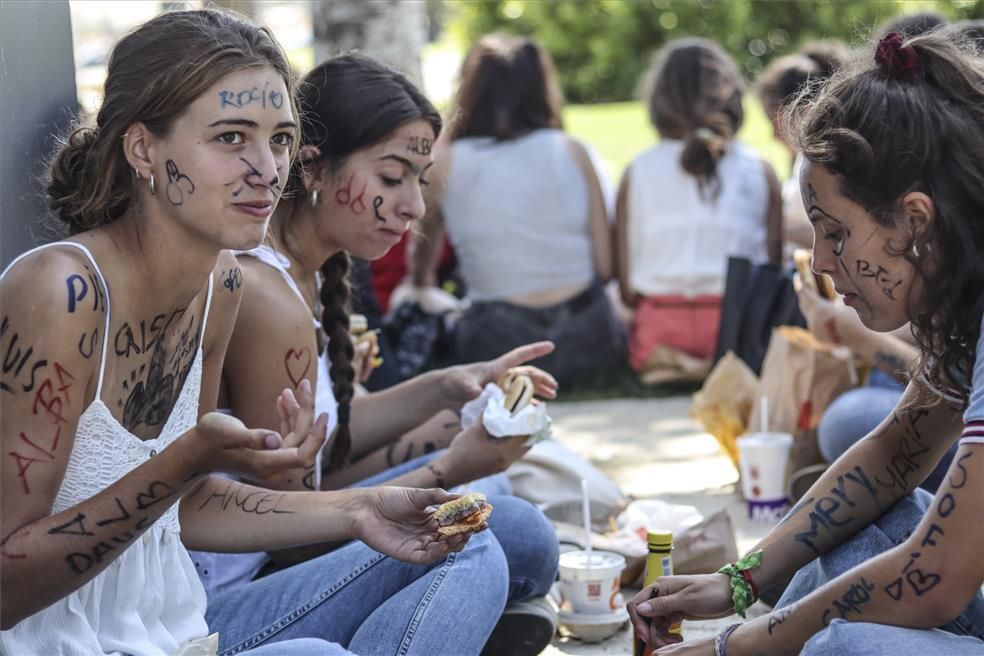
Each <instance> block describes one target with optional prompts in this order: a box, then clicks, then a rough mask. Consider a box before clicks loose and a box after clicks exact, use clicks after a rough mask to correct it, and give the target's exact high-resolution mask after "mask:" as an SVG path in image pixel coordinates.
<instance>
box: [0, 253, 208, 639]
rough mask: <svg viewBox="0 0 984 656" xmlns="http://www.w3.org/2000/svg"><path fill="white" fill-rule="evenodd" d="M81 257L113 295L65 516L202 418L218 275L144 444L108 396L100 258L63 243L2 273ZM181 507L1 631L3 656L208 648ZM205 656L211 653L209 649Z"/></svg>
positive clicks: (66, 483)
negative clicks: (59, 251)
mask: <svg viewBox="0 0 984 656" xmlns="http://www.w3.org/2000/svg"><path fill="white" fill-rule="evenodd" d="M53 246H68V247H71V248H76V249H78V250H80V251H82V252H83V253H84V254H85V256H86V258H88V260H89V262H90V263H91V265H92V268H93V270H94V271H95V272H96V275H97V276H98V277H99V281H100V284H101V285H102V287H103V291H104V292H105V294H106V325H105V327H104V329H103V351H102V357H101V359H100V363H99V382H98V384H97V385H96V395H95V398H94V399H93V401H92V403H90V404H89V406H88V407H87V408H86V409H85V411H84V412H83V413H82V415H81V416H80V417H79V423H78V428H77V429H76V432H75V444H74V446H73V447H72V454H71V456H70V457H69V461H68V467H67V468H66V469H65V477H64V479H63V480H62V483H61V487H60V488H59V489H58V494H57V495H56V496H55V500H54V504H53V506H52V509H51V512H52V514H54V513H59V512H61V511H63V510H65V509H67V508H71V507H72V506H74V505H76V504H78V503H81V502H82V501H85V500H86V499H89V498H91V497H93V496H95V495H96V494H97V493H98V492H100V491H102V490H103V489H105V488H106V487H108V486H109V485H112V484H113V483H115V482H116V481H118V480H119V479H120V478H122V477H123V476H124V475H126V474H127V473H129V472H130V471H131V470H133V469H135V468H136V467H137V466H138V465H140V464H142V463H144V462H146V461H147V460H148V459H150V458H151V457H153V456H154V455H156V454H157V453H159V452H160V451H162V450H163V449H164V448H166V447H167V446H168V445H169V444H171V442H173V441H174V440H175V439H176V438H177V437H178V436H179V435H181V434H182V433H184V432H186V431H188V430H189V429H191V428H193V427H194V426H195V424H196V423H197V422H198V396H199V392H200V390H201V383H202V357H203V355H202V353H203V351H202V342H203V341H204V337H205V322H206V319H207V318H208V311H209V306H210V304H211V300H212V278H211V276H209V280H208V296H207V297H206V300H205V314H204V316H203V317H202V325H201V336H200V339H199V348H198V352H197V353H196V354H195V359H194V361H193V362H192V366H191V369H190V370H189V372H188V376H187V378H186V379H185V382H184V386H183V387H182V388H181V392H180V393H179V395H178V399H177V401H176V402H175V404H174V408H173V409H172V410H171V414H170V416H169V417H168V418H167V421H166V422H165V424H164V428H163V430H162V431H161V434H160V436H159V437H157V438H155V439H152V440H143V439H140V438H138V437H137V436H136V435H133V434H132V433H131V432H129V431H128V430H126V429H125V428H124V427H123V426H122V425H121V424H120V423H119V421H117V420H116V418H115V417H113V415H112V413H111V412H110V411H109V408H108V407H106V404H105V403H103V401H102V399H101V398H100V394H101V392H102V383H103V374H104V372H105V369H106V350H107V345H108V338H109V326H110V316H111V315H110V313H111V304H110V290H109V287H108V286H107V284H106V280H105V278H104V277H103V275H102V272H101V271H100V269H99V266H98V265H97V264H96V261H95V260H94V259H93V257H92V254H91V253H90V252H89V250H88V249H87V248H85V247H84V246H82V245H81V244H77V243H74V242H56V243H53V244H46V245H45V246H41V247H39V248H35V249H33V250H31V251H28V252H27V253H24V254H23V255H21V256H20V257H18V258H17V259H15V260H14V261H13V262H11V264H10V266H8V267H7V269H6V270H4V275H6V273H7V271H9V270H10V269H11V268H12V267H13V266H14V265H15V264H17V262H19V261H20V260H21V259H22V258H24V257H26V256H27V255H30V254H31V253H35V252H37V251H39V250H41V249H42V248H49V247H53ZM180 532H181V526H180V524H179V522H178V504H177V503H174V504H172V505H171V506H170V507H169V508H168V509H167V511H165V512H164V514H163V515H161V517H160V518H159V519H158V520H157V521H156V522H154V524H153V525H152V526H151V527H150V528H148V529H147V531H146V532H145V533H144V534H143V535H142V536H141V537H140V538H139V539H137V540H135V541H134V542H133V543H132V544H131V545H130V546H129V547H127V549H126V550H125V551H124V552H123V553H122V554H121V555H119V556H118V557H117V558H116V559H115V560H114V561H113V563H112V564H111V565H110V566H109V567H108V568H106V569H105V570H103V571H102V572H100V573H99V574H98V575H97V576H96V577H95V578H93V579H92V580H90V581H89V582H87V583H86V584H85V585H83V586H82V587H81V588H79V589H78V590H75V591H74V592H72V593H70V594H69V595H68V596H66V597H64V598H62V599H60V600H58V601H56V602H55V603H54V604H52V605H51V606H48V607H47V608H45V609H44V610H42V611H40V612H38V613H35V614H34V615H31V616H30V617H28V618H26V619H24V620H23V621H21V622H20V623H18V624H17V625H16V626H14V627H13V628H12V629H10V630H9V631H3V632H0V653H3V654H11V655H12V656H13V655H18V656H19V655H20V654H68V655H75V654H78V655H79V656H93V655H96V654H113V655H117V654H141V655H144V654H146V655H148V656H150V655H154V656H156V655H161V656H163V655H167V656H173V655H174V654H177V653H179V652H184V653H188V652H190V651H192V650H194V649H195V647H196V646H204V645H205V643H207V642H208V638H207V633H208V627H207V626H206V624H205V591H204V589H203V588H202V584H201V582H200V581H199V580H198V575H197V574H196V573H195V567H194V565H193V564H192V562H191V558H190V557H189V556H188V552H187V551H186V550H185V548H184V546H183V545H182V544H181V536H180ZM199 653H208V652H207V648H205V651H200V652H199Z"/></svg>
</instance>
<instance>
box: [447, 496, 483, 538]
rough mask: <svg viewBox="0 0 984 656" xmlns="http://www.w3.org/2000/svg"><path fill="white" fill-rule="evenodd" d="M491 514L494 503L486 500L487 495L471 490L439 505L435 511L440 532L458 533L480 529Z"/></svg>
mask: <svg viewBox="0 0 984 656" xmlns="http://www.w3.org/2000/svg"><path fill="white" fill-rule="evenodd" d="M491 514H492V505H491V504H490V503H488V502H487V501H486V500H485V495H484V494H482V493H480V492H469V493H468V494H465V495H463V496H461V497H458V498H457V499H455V500H454V501H448V502H447V503H443V504H441V505H440V506H438V507H437V510H435V511H434V518H435V519H436V520H437V532H438V533H440V534H441V535H458V534H459V533H469V532H471V531H477V530H479V529H480V528H481V527H482V526H484V525H485V522H486V521H487V520H488V518H489V515H491Z"/></svg>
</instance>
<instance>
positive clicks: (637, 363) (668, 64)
mask: <svg viewBox="0 0 984 656" xmlns="http://www.w3.org/2000/svg"><path fill="white" fill-rule="evenodd" d="M650 77H651V82H650V84H649V87H650V92H649V93H650V97H649V112H650V119H651V121H652V123H653V126H654V127H655V128H656V130H657V132H658V133H659V135H660V137H661V141H660V142H659V143H658V144H656V145H655V146H653V147H651V148H649V149H648V150H646V151H645V152H643V153H642V154H641V155H639V156H638V157H636V159H635V160H634V161H633V162H632V164H631V165H630V166H629V168H628V169H627V170H626V172H625V174H624V176H623V177H622V183H621V186H620V188H619V192H618V201H617V203H616V249H617V263H618V267H617V268H618V278H619V287H620V290H621V293H622V299H623V301H625V303H626V304H627V305H628V306H629V307H632V308H634V315H633V321H632V329H631V334H630V336H629V362H630V364H631V365H632V367H633V368H634V369H635V370H636V371H637V372H639V373H640V374H641V375H642V377H643V379H644V380H647V379H648V380H659V379H667V378H670V377H672V376H674V375H679V376H687V375H695V376H697V377H700V376H701V374H702V373H706V367H702V366H701V363H707V364H709V362H710V358H711V357H712V356H713V355H714V348H715V345H716V342H717V332H718V322H719V320H720V312H721V310H720V305H721V295H722V294H723V293H724V278H725V273H726V268H727V261H728V258H729V257H733V256H736V257H745V258H748V259H750V260H751V261H753V262H765V261H767V260H771V261H773V262H776V263H778V262H779V261H780V259H781V254H782V226H781V221H782V208H781V199H780V191H779V184H778V181H777V180H776V176H775V173H774V172H773V170H772V167H771V166H769V164H768V163H766V162H765V161H763V160H762V159H761V157H759V156H758V155H757V154H755V153H754V152H753V151H752V150H751V149H749V148H748V147H747V146H745V145H743V144H741V143H739V142H737V141H736V140H735V139H734V137H735V134H736V133H737V132H738V129H739V128H740V127H741V124H742V121H743V118H744V113H743V109H742V104H741V102H742V91H743V83H742V80H741V75H740V74H739V72H738V69H737V67H736V66H735V65H734V62H732V61H731V59H730V58H729V57H728V55H727V54H725V53H724V51H723V50H721V48H720V47H719V46H718V45H717V44H715V43H712V42H710V41H706V40H703V39H693V38H691V39H681V40H677V41H673V42H671V43H669V44H667V45H666V46H664V48H663V49H662V50H661V51H660V53H659V56H658V57H657V59H656V62H655V64H654V66H653V70H652V72H651V73H650Z"/></svg>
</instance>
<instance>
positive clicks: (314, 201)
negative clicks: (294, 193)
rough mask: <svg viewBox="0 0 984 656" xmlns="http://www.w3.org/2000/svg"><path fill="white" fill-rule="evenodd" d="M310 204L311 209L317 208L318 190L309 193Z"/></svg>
mask: <svg viewBox="0 0 984 656" xmlns="http://www.w3.org/2000/svg"><path fill="white" fill-rule="evenodd" d="M310 203H311V207H317V206H318V190H317V189H315V190H314V191H312V192H311V198H310Z"/></svg>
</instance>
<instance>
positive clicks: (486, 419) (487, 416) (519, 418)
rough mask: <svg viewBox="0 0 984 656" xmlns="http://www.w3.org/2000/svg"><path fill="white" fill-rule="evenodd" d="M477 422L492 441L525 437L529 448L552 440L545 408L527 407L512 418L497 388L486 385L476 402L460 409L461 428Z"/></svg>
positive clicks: (550, 427) (542, 405)
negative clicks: (527, 437)
mask: <svg viewBox="0 0 984 656" xmlns="http://www.w3.org/2000/svg"><path fill="white" fill-rule="evenodd" d="M479 418H481V420H482V425H483V426H485V430H486V431H488V433H489V435H491V436H492V437H511V436H513V435H529V439H528V440H527V441H526V443H527V444H529V445H532V444H536V443H537V442H542V441H543V440H548V439H550V438H551V437H553V432H552V426H553V421H552V420H551V419H550V415H548V414H547V404H546V403H543V402H539V403H535V404H534V403H531V404H530V405H528V406H526V407H525V408H523V409H522V410H520V411H519V412H517V413H516V414H515V415H513V414H510V412H509V411H508V410H507V409H506V395H505V394H504V393H503V392H502V390H501V389H500V388H499V386H498V385H496V384H495V383H489V384H488V385H486V386H485V389H483V390H482V393H481V394H480V395H479V396H478V398H476V399H473V400H471V401H469V402H468V403H466V404H465V405H463V406H462V407H461V427H462V428H468V427H469V426H471V425H473V424H474V423H475V422H476V421H478V420H479Z"/></svg>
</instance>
